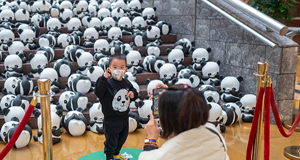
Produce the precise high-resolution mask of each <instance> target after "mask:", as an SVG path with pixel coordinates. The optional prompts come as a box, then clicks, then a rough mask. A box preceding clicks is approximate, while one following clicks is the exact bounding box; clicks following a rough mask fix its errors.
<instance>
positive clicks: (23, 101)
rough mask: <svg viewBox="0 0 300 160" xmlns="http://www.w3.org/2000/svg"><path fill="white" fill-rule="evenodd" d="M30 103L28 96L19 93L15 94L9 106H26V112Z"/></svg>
mask: <svg viewBox="0 0 300 160" xmlns="http://www.w3.org/2000/svg"><path fill="white" fill-rule="evenodd" d="M1 102H2V101H1ZM29 104H30V100H29V98H28V97H27V96H24V95H21V94H18V95H17V96H15V98H12V99H11V101H10V105H9V107H12V106H21V107H24V108H23V109H24V110H25V112H26V111H27V109H28V108H29Z"/></svg>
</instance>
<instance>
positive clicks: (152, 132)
mask: <svg viewBox="0 0 300 160" xmlns="http://www.w3.org/2000/svg"><path fill="white" fill-rule="evenodd" d="M149 115H150V120H149V122H148V123H147V125H146V127H145V129H144V131H145V134H146V136H147V138H148V139H155V140H157V139H158V137H159V131H160V130H159V128H158V126H157V121H156V120H155V119H154V116H153V114H152V113H151V112H150V113H149Z"/></svg>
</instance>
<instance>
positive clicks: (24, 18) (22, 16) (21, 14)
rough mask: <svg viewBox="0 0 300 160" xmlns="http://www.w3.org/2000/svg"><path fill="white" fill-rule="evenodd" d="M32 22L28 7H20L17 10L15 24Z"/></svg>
mask: <svg viewBox="0 0 300 160" xmlns="http://www.w3.org/2000/svg"><path fill="white" fill-rule="evenodd" d="M29 23H30V14H29V12H28V11H27V10H26V9H18V10H17V11H16V12H15V26H16V27H18V26H19V25H21V24H29Z"/></svg>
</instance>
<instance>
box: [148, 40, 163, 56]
mask: <svg viewBox="0 0 300 160" xmlns="http://www.w3.org/2000/svg"><path fill="white" fill-rule="evenodd" d="M160 52H161V50H160V46H159V44H158V43H149V44H147V45H146V49H145V55H146V56H148V55H155V56H156V57H159V55H160Z"/></svg>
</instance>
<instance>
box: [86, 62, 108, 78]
mask: <svg viewBox="0 0 300 160" xmlns="http://www.w3.org/2000/svg"><path fill="white" fill-rule="evenodd" d="M103 73H104V70H103V69H102V68H101V67H99V66H93V65H92V66H90V68H89V70H88V72H87V77H89V78H90V79H91V81H92V82H96V81H97V79H98V78H99V77H100V76H102V75H103Z"/></svg>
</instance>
